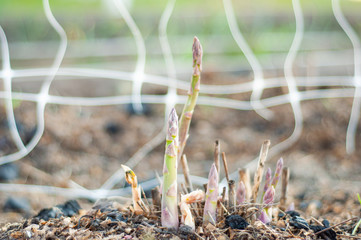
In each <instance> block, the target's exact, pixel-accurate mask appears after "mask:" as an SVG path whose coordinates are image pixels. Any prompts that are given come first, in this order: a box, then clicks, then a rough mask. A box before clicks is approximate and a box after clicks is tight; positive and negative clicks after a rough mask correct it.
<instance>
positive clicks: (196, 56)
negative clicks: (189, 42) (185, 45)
mask: <svg viewBox="0 0 361 240" xmlns="http://www.w3.org/2000/svg"><path fill="white" fill-rule="evenodd" d="M202 55H203V50H202V45H201V43H200V42H199V39H198V38H197V37H194V39H193V75H199V74H200V71H202Z"/></svg>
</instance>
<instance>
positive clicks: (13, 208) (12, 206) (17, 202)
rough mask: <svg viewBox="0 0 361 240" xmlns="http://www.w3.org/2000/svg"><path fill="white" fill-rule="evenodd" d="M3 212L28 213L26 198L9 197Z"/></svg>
mask: <svg viewBox="0 0 361 240" xmlns="http://www.w3.org/2000/svg"><path fill="white" fill-rule="evenodd" d="M3 210H4V212H21V213H28V212H30V210H31V206H30V202H29V200H28V199H27V198H22V197H9V198H8V199H6V201H5V204H4V207H3Z"/></svg>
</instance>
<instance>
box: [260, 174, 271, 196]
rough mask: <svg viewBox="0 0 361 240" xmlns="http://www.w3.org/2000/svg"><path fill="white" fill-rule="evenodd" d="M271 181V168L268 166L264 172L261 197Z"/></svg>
mask: <svg viewBox="0 0 361 240" xmlns="http://www.w3.org/2000/svg"><path fill="white" fill-rule="evenodd" d="M271 181H272V170H271V168H268V169H267V172H266V176H265V181H264V187H263V193H262V199H263V197H264V195H265V194H266V192H267V189H268V188H269V187H270V186H271Z"/></svg>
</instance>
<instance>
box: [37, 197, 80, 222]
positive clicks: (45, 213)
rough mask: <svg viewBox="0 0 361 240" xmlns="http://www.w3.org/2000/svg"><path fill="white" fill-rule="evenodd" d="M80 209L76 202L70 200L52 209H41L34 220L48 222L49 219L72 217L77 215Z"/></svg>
mask: <svg viewBox="0 0 361 240" xmlns="http://www.w3.org/2000/svg"><path fill="white" fill-rule="evenodd" d="M80 209H81V208H80V206H79V204H78V202H77V201H75V200H70V201H67V202H65V203H64V204H59V205H56V206H55V207H52V208H45V209H42V210H41V211H40V212H39V213H38V215H36V216H35V217H34V218H38V219H44V220H45V221H48V220H49V219H50V218H60V217H63V216H66V217H72V216H74V215H75V214H77V213H79V210H80Z"/></svg>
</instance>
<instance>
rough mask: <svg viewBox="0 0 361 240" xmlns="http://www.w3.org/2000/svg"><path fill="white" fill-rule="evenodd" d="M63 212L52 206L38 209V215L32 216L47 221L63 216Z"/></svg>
mask: <svg viewBox="0 0 361 240" xmlns="http://www.w3.org/2000/svg"><path fill="white" fill-rule="evenodd" d="M63 216H64V214H63V213H62V212H61V210H60V209H59V208H57V207H52V208H44V209H42V210H40V212H39V213H38V215H36V216H35V217H34V218H38V219H43V220H45V221H48V220H49V219H51V218H60V217H63Z"/></svg>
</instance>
